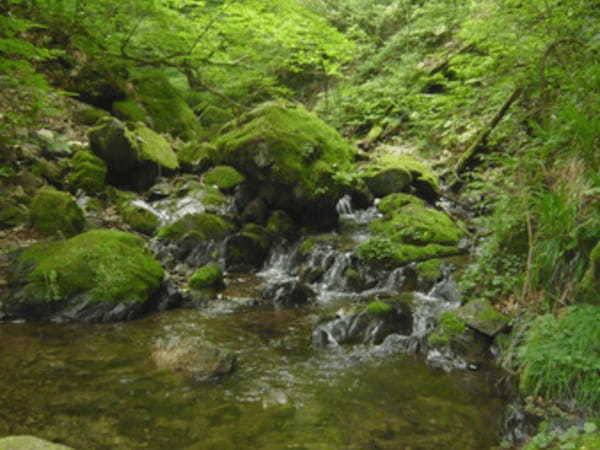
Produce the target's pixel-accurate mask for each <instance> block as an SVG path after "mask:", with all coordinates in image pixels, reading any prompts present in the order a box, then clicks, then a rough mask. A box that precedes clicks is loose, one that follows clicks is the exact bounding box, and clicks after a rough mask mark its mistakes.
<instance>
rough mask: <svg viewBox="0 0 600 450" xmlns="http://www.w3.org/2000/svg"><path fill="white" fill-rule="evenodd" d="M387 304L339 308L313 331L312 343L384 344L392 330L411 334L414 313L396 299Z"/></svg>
mask: <svg viewBox="0 0 600 450" xmlns="http://www.w3.org/2000/svg"><path fill="white" fill-rule="evenodd" d="M377 303H383V302H377ZM386 305H387V307H386V308H383V309H382V308H376V307H371V308H369V307H367V308H364V307H355V308H352V309H349V310H340V311H338V312H337V314H336V318H335V319H333V320H331V321H329V322H327V323H324V324H322V325H319V326H318V327H317V328H316V329H315V330H314V331H313V334H312V343H313V345H314V346H316V347H325V346H331V345H340V344H381V343H382V342H383V341H384V339H385V338H386V337H387V336H389V335H391V334H400V335H409V334H411V332H412V315H411V313H410V311H409V309H408V308H407V307H406V305H404V304H402V303H396V302H394V303H393V304H386Z"/></svg>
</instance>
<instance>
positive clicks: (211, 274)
mask: <svg viewBox="0 0 600 450" xmlns="http://www.w3.org/2000/svg"><path fill="white" fill-rule="evenodd" d="M188 285H189V286H190V288H192V289H202V288H209V287H217V288H218V287H222V286H223V285H224V283H223V269H222V268H221V266H220V265H219V264H216V263H209V264H205V265H204V266H202V267H200V268H199V269H198V270H196V272H194V274H193V275H192V276H191V277H190V279H189V282H188Z"/></svg>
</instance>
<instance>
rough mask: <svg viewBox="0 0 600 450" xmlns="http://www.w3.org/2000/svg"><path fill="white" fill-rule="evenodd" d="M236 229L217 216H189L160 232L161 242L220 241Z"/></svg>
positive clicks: (227, 221) (206, 214) (205, 214)
mask: <svg viewBox="0 0 600 450" xmlns="http://www.w3.org/2000/svg"><path fill="white" fill-rule="evenodd" d="M234 229H235V226H234V225H233V223H231V222H230V221H229V220H227V219H224V218H222V217H220V216H217V215H216V214H210V213H200V214H188V215H185V216H183V217H182V218H181V219H179V220H177V221H176V222H174V223H172V224H170V225H166V226H164V227H162V228H161V229H160V230H158V234H157V235H158V238H159V239H161V240H171V241H179V240H183V239H191V240H194V241H197V242H201V241H205V240H207V239H219V238H223V237H225V236H227V235H228V234H230V233H232V232H233V231H234Z"/></svg>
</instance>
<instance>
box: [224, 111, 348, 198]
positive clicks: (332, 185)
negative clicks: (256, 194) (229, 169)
mask: <svg viewBox="0 0 600 450" xmlns="http://www.w3.org/2000/svg"><path fill="white" fill-rule="evenodd" d="M238 125H239V128H237V129H234V130H233V131H229V132H228V133H226V134H225V135H223V136H221V137H220V138H219V139H218V140H217V142H216V145H217V149H218V152H217V154H216V155H217V156H216V158H217V160H218V161H217V162H221V163H226V164H230V165H232V166H234V167H235V168H236V169H238V170H240V171H241V172H243V173H245V174H247V175H250V174H252V176H253V177H255V178H257V179H258V181H262V182H270V183H278V184H281V185H284V186H290V187H293V190H294V195H295V196H296V197H297V198H300V197H302V198H308V199H314V198H318V197H320V196H323V195H326V194H334V193H337V194H339V193H341V191H342V190H343V189H344V188H346V187H348V184H349V182H350V180H349V179H348V180H346V181H343V180H342V179H341V178H343V177H334V174H335V173H340V172H347V173H350V172H352V161H353V158H354V153H355V152H354V149H353V148H352V147H351V146H350V145H349V144H348V143H347V142H346V141H344V139H343V138H342V137H341V136H340V135H339V134H338V133H337V132H336V131H335V130H334V129H333V128H331V127H329V126H328V125H326V124H325V123H324V122H322V121H321V120H320V119H319V118H318V117H317V116H315V115H314V114H312V113H310V112H308V111H307V110H306V109H304V108H303V107H302V106H300V105H292V104H288V103H284V102H268V103H265V104H263V105H260V106H259V107H257V108H256V109H254V110H253V111H251V112H249V113H247V114H245V115H244V116H242V118H241V119H240V121H239V122H238Z"/></svg>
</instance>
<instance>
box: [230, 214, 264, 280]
mask: <svg viewBox="0 0 600 450" xmlns="http://www.w3.org/2000/svg"><path fill="white" fill-rule="evenodd" d="M270 246H271V241H270V235H269V233H268V231H267V230H266V229H265V228H264V227H261V226H260V225H256V224H253V223H249V224H247V225H246V226H244V228H242V230H241V231H240V232H239V233H236V234H234V235H233V236H230V237H229V238H228V239H227V241H225V267H226V268H227V269H228V270H230V271H234V272H245V271H248V270H252V269H259V268H260V267H261V266H262V264H263V263H264V262H265V260H266V259H267V256H268V254H269V248H270Z"/></svg>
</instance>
